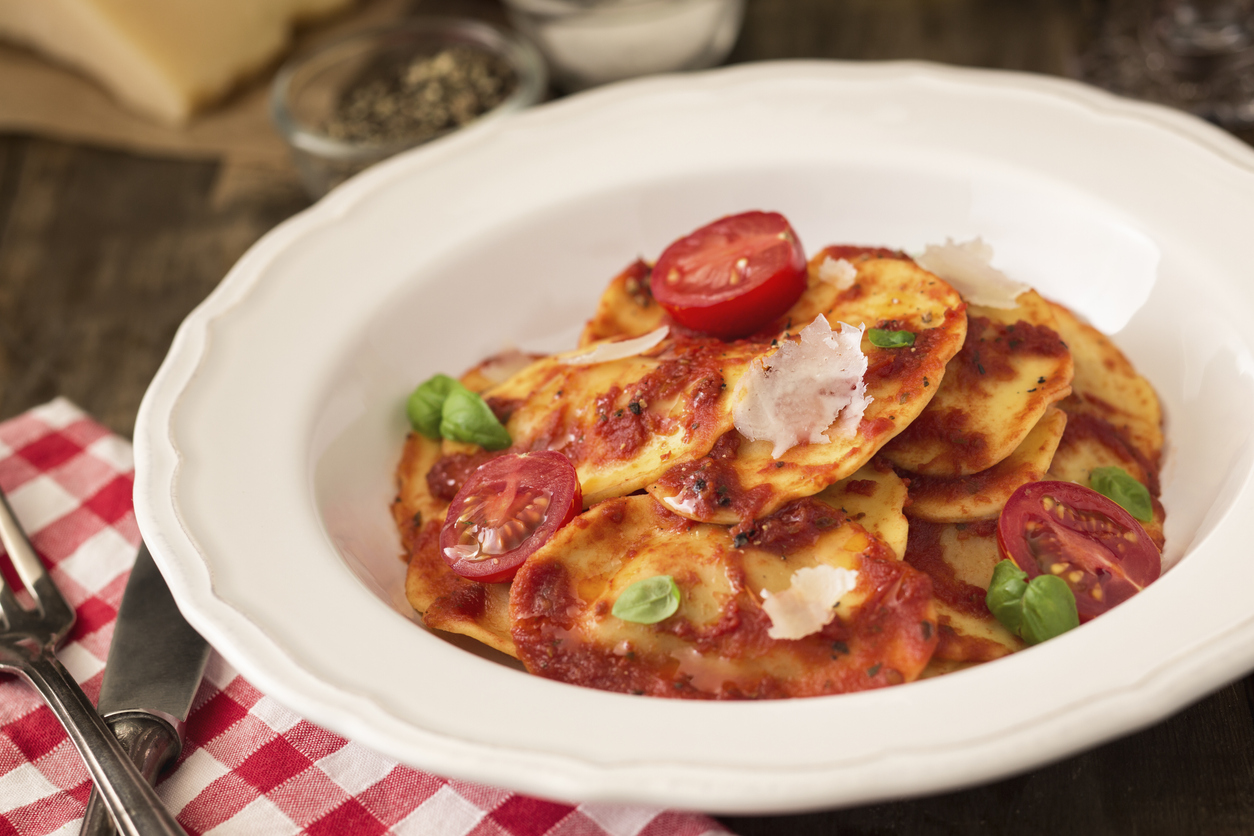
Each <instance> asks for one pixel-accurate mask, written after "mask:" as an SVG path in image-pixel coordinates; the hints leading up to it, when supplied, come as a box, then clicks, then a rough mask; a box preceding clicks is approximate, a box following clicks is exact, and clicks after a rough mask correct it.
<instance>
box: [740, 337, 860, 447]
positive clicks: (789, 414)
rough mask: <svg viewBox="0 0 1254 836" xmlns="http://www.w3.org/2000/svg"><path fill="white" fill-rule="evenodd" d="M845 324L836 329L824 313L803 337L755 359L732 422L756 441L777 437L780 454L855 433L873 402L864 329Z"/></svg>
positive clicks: (743, 383) (742, 386)
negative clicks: (868, 386) (868, 385)
mask: <svg viewBox="0 0 1254 836" xmlns="http://www.w3.org/2000/svg"><path fill="white" fill-rule="evenodd" d="M839 325H840V330H839V331H833V330H832V327H831V325H829V324H828V322H827V318H826V317H824V316H823V315H822V314H819V315H818V316H817V317H815V319H814V322H812V323H810V324H809V325H807V326H806V327H805V328H803V329H802V330H801V335H800V337H801V338H800V340H799V341H797V342H792V341H788V342H784V343H783V344H781V345H780V347H779V350H778V351H776V352H775V353H774V354H771V355H768V356H766V357H759V358H757V359H755V360H754V361H753V363H752V364H750V366H749V370H748V372H746V373H745V375H744V376H743V377H742V378H741V379H740V381H739V382H738V383H737V384H736V390H735V392H734V393H733V403H735V406H734V407H732V422H733V423H734V424H735V427H736V429H737V430H739V432H740V434H741V435H743V436H744V437H745V438H747V439H749V440H750V441H760V440H765V441H770V442H772V443H773V444H774V445H775V446H774V449H772V450H771V455H772V456H773V457H775V458H779V457H780V456H781V455H783V454H784V453H785V452H787V451H788V450H790V449H791V448H793V447H796V446H797V445H798V444H824V443H827V442H830V441H832V440H833V439H834V438H835V437H837V436H852V435H854V434H855V433H856V432H857V430H858V423H859V422H860V421H861V420H862V415H863V413H864V412H865V411H866V408H867V406H868V405H869V404H870V403H871V398H869V397H868V396H867V394H866V382H865V381H864V380H863V379H862V378H863V375H865V374H866V370H867V358H866V355H865V354H863V353H862V329H861V328H854V327H853V326H852V325H848V324H846V323H844V322H842V323H839Z"/></svg>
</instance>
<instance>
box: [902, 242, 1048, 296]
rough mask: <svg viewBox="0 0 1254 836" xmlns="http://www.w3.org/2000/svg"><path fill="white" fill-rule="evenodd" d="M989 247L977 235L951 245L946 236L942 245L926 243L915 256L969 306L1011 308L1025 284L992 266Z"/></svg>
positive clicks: (991, 249)
mask: <svg viewBox="0 0 1254 836" xmlns="http://www.w3.org/2000/svg"><path fill="white" fill-rule="evenodd" d="M992 260H993V248H992V247H990V246H989V245H988V244H985V243H984V241H983V240H982V239H980V238H975V239H973V240H971V241H967V242H965V243H962V244H955V243H954V240H953V239H952V238H946V239H945V243H944V245H943V246H937V245H936V244H928V246H927V249H926V250H924V251H923V255H921V256H919V257H918V258H916V259H915V261H916V262H918V264H919V266H921V267H922V268H923V269H924V270H928V271H930V272H932V273H935V274H936V275H937V276H939V277H940V278H942V279H944V280H945V281H946V282H948V283H949V284H950V285H952V286H953V288H954V290H956V291H958V292H959V293H961V294H962V298H964V299H966V300H967V302H969V303H971V304H972V305H983V306H984V307H986V308H1003V309H1005V308H1014V307H1017V306H1018V303H1017V302H1016V301H1015V300H1016V299H1018V298H1019V294H1020V293H1023V292H1024V291H1025V290H1028V289H1029V288H1028V286H1027V285H1026V284H1023V283H1021V282H1016V281H1014V280H1013V279H1011V278H1009V277H1008V276H1007V275H1006V274H1005V273H1003V272H1002V271H1000V270H998V269H996V268H995V267H993V266H992Z"/></svg>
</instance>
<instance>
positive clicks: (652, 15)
mask: <svg viewBox="0 0 1254 836" xmlns="http://www.w3.org/2000/svg"><path fill="white" fill-rule="evenodd" d="M504 3H505V7H506V9H507V11H508V12H509V17H510V22H512V23H513V24H514V27H515V28H517V29H518V31H519V32H521V33H523V35H525V36H526V37H527V38H529V39H531V40H532V41H533V42H534V43H535V44H536V45H537V46H539V47H540V51H541V52H543V53H544V57H545V58H546V59H548V62H549V69H550V71H551V72H552V73H553V79H554V81H555V82H556V83H557V85H558V86H559V87H561V88H563V89H564V90H566V91H568V92H574V91H577V90H583V89H585V88H588V87H594V86H596V85H599V84H605V83H607V82H611V81H619V80H621V79H625V78H632V77H634V76H641V75H648V74H652V73H665V72H677V71H681V70H704V69H706V68H708V67H713V66H715V65H717V64H720V63H722V61H723V59H725V58H726V57H727V55H728V53H730V52H731V49H732V47H733V46H735V43H736V38H737V36H739V34H740V26H741V23H742V22H743V20H744V10H745V3H744V0H504Z"/></svg>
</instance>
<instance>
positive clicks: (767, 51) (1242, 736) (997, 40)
mask: <svg viewBox="0 0 1254 836" xmlns="http://www.w3.org/2000/svg"><path fill="white" fill-rule="evenodd" d="M418 10H419V11H431V12H439V13H459V12H460V13H470V14H476V15H479V16H484V17H488V18H495V19H498V20H499V19H500V9H499V7H498V6H497V5H496V4H495V2H493V0H423V2H421V3H420V4H419V6H418ZM1100 11H1101V6H1100V5H1095V4H1094V3H1092V2H1085V0H748V12H747V19H746V23H745V28H744V32H743V34H742V36H741V39H740V41H739V43H738V45H737V47H736V49H735V52H734V53H733V55H732V60H733V61H736V62H739V61H753V60H760V59H774V58H787V57H830V58H840V59H900V58H912V59H925V60H930V61H940V62H947V63H954V64H965V65H973V66H983V67H1001V68H1009V69H1017V70H1027V71H1034V72H1044V73H1054V74H1063V73H1065V72H1066V68H1067V66H1068V62H1069V60H1070V59H1071V58H1073V57H1074V56H1075V54H1076V52H1077V50H1078V49H1080V45H1081V44H1082V43H1083V41H1084V38H1085V37H1086V32H1087V31H1089V27H1090V26H1091V21H1092V15H1094V14H1095V13H1099V12H1100ZM307 205H308V200H307V199H306V198H305V196H304V195H303V193H302V191H301V188H300V185H299V183H298V182H297V181H296V179H295V176H294V175H293V174H292V173H291V172H290V171H281V170H275V171H270V170H255V169H239V168H237V167H233V166H229V165H224V164H220V163H214V162H189V161H185V160H172V159H159V158H151V157H143V156H135V155H131V154H126V153H120V152H117V151H113V150H107V149H102V148H95V147H87V146H82V145H73V144H66V143H63V142H57V141H53V140H49V139H45V138H39V137H27V136H0V417H8V416H11V415H14V414H16V413H18V412H21V411H23V410H25V409H27V408H29V407H31V406H34V405H36V404H39V403H42V402H44V401H47V400H49V399H50V398H52V397H54V396H57V395H64V396H66V397H68V398H70V399H71V400H73V401H75V402H76V403H78V404H79V405H80V406H82V407H83V408H85V409H87V410H88V411H89V412H91V413H92V414H93V415H95V416H97V417H98V418H99V419H100V420H102V421H103V422H105V423H106V424H107V425H109V426H110V427H112V428H113V429H114V430H116V431H117V432H119V433H121V434H123V435H127V436H129V435H130V433H131V432H132V430H133V427H134V421H135V414H136V411H137V409H138V406H139V401H140V398H141V396H142V395H143V392H144V389H145V387H146V386H147V384H148V381H149V380H150V378H151V377H152V375H153V374H154V372H155V371H156V369H157V366H158V364H159V363H160V361H161V359H162V357H163V356H164V355H165V352H166V350H167V348H168V346H169V344H170V341H171V339H172V337H173V335H174V331H175V329H176V328H177V326H178V324H179V322H180V321H181V320H182V319H183V317H184V316H185V315H186V314H187V313H188V312H189V311H190V310H191V309H192V307H193V306H194V305H196V304H197V303H198V302H199V301H200V300H201V299H202V298H203V297H204V296H205V295H206V294H207V293H209V291H210V290H212V289H213V287H214V286H215V285H216V283H217V282H218V281H219V280H220V279H221V278H222V276H223V275H224V274H225V273H226V271H227V270H228V269H229V268H230V266H231V265H232V264H233V263H234V262H235V260H236V259H237V258H239V256H240V255H242V254H243V252H244V251H245V250H246V249H247V248H248V246H249V245H251V244H252V243H253V242H254V241H255V240H256V239H257V238H258V237H259V236H260V235H261V234H262V233H264V232H265V231H266V230H268V229H270V228H271V227H273V226H274V225H275V224H277V223H278V222H280V221H282V220H283V219H284V218H287V217H288V216H290V215H292V214H293V213H295V212H297V211H299V210H301V209H302V208H304V207H305V206H307ZM729 733H734V730H729ZM725 821H726V823H727V824H728V825H729V826H730V827H732V828H733V829H735V830H736V831H737V832H739V833H741V834H744V836H754V834H766V833H773V834H783V833H787V834H819V833H824V834H828V833H849V834H854V833H859V834H861V833H884V834H888V833H893V834H910V835H911V836H919V835H921V834H951V833H962V834H969V833H1010V832H1013V833H1016V834H1021V836H1026V834H1058V833H1064V832H1066V833H1072V832H1074V833H1137V834H1157V833H1163V834H1190V833H1197V834H1208V836H1213V834H1224V833H1233V834H1236V833H1241V834H1245V833H1250V832H1254V678H1246V679H1244V680H1242V681H1239V682H1237V683H1235V684H1233V685H1230V686H1228V687H1226V688H1224V689H1223V690H1221V691H1219V692H1218V693H1216V694H1214V695H1212V696H1210V697H1207V698H1206V699H1204V700H1202V701H1201V702H1199V703H1197V704H1196V705H1194V706H1192V707H1190V708H1187V709H1185V710H1184V711H1182V712H1181V713H1179V714H1178V715H1176V716H1175V717H1173V718H1171V719H1169V720H1167V721H1165V722H1163V723H1161V724H1159V725H1157V726H1154V727H1153V728H1150V729H1148V730H1145V731H1142V732H1140V733H1137V734H1134V735H1131V736H1128V737H1125V738H1123V739H1121V740H1117V741H1115V742H1113V743H1108V744H1106V745H1103V746H1099V747H1097V748H1095V749H1093V750H1092V751H1089V752H1086V753H1084V754H1081V755H1078V756H1076V757H1073V758H1070V759H1068V760H1065V761H1062V762H1060V763H1057V764H1054V765H1052V766H1048V767H1045V768H1042V769H1038V770H1035V771H1033V772H1029V773H1027V774H1024V775H1019V776H1015V777H1011V778H1006V779H1004V780H1001V781H998V782H996V783H993V784H989V785H986V786H981V787H977V788H973V789H969V790H965V791H961V792H954V793H949V794H945V795H939V796H935V797H930V798H922V799H915V800H907V801H897V802H892V803H883V804H875V805H871V806H868V807H862V808H855V809H847V810H839V811H831V812H816V813H809V814H803V815H796V816H783V817H737V818H726V819H725Z"/></svg>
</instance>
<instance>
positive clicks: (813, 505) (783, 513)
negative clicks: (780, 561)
mask: <svg viewBox="0 0 1254 836" xmlns="http://www.w3.org/2000/svg"><path fill="white" fill-rule="evenodd" d="M871 484H872V485H874V484H875V483H874V482H872V483H871ZM846 519H847V517H846V516H845V513H844V512H843V511H840V510H838V509H836V508H833V507H831V506H830V505H827V504H826V503H823V502H819V501H818V500H817V499H812V498H809V497H806V498H804V499H797V500H794V501H792V502H790V503H788V504H787V505H785V506H784V507H783V508H780V509H779V510H778V511H776V512H775V513H774V514H771V515H770V516H769V517H764V518H763V519H760V520H758V521H757V522H756V523H754V529H753V530H752V531H749V532H746V533H745V534H744V535H743V536H744V537H745V538H746V539H747V541H748V542H749V543H751V544H752V545H753V546H755V547H757V548H759V549H762V550H764V551H769V552H772V553H773V554H781V555H783V554H791V553H792V552H795V551H799V550H801V549H803V548H805V547H806V546H810V545H813V544H814V543H815V542H816V541H817V540H818V539H819V535H820V534H822V533H823V532H824V531H828V530H830V529H833V528H836V527H837V526H839V525H841V524H842V523H844V522H845V520H846Z"/></svg>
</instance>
